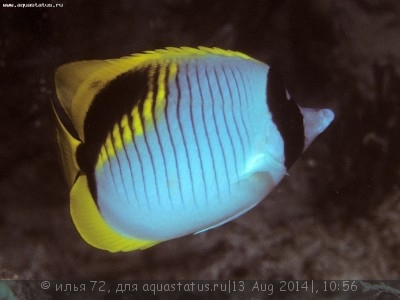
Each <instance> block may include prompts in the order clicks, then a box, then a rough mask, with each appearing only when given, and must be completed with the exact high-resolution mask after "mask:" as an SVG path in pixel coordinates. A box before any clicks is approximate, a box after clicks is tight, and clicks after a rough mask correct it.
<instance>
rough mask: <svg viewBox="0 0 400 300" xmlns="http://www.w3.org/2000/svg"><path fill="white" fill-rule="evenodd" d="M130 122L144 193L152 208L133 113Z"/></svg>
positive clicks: (148, 204)
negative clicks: (137, 142)
mask: <svg viewBox="0 0 400 300" xmlns="http://www.w3.org/2000/svg"><path fill="white" fill-rule="evenodd" d="M128 123H129V126H130V129H131V131H132V144H133V148H134V149H135V152H136V155H137V157H138V163H139V167H140V175H141V177H142V184H143V188H144V195H145V197H146V203H147V207H149V208H150V203H149V194H148V191H147V189H148V186H147V182H146V178H144V167H143V162H142V158H141V156H140V152H139V149H138V147H137V144H136V136H135V131H134V129H133V128H134V126H133V123H134V120H133V118H132V116H131V115H129V122H128ZM137 201H138V203H139V201H140V199H137Z"/></svg>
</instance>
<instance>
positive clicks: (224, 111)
mask: <svg viewBox="0 0 400 300" xmlns="http://www.w3.org/2000/svg"><path fill="white" fill-rule="evenodd" d="M214 74H215V80H216V82H217V86H218V92H219V96H220V98H221V101H222V116H223V119H224V125H225V129H226V132H227V134H228V139H229V144H230V146H231V148H232V154H233V160H234V167H235V175H236V177H239V172H238V167H237V155H236V149H235V146H234V144H233V140H232V136H231V132H230V128H229V127H228V122H227V121H226V103H225V102H226V99H225V98H224V95H223V93H222V88H221V83H220V82H219V78H218V77H219V76H218V74H217V70H216V69H215V68H214ZM233 121H234V122H235V119H234V120H233Z"/></svg>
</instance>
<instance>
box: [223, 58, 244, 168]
mask: <svg viewBox="0 0 400 300" xmlns="http://www.w3.org/2000/svg"><path fill="white" fill-rule="evenodd" d="M222 71H223V73H224V76H225V80H226V84H227V86H228V92H229V98H230V100H231V105H232V116H233V124H234V125H235V130H236V132H237V136H238V137H239V142H240V146H241V148H242V154H243V160H245V159H246V158H245V152H244V142H243V137H242V135H241V133H240V130H239V125H238V121H237V119H236V114H235V101H234V100H233V93H232V87H231V85H230V83H229V81H230V80H229V78H228V75H227V74H226V71H225V66H224V65H222Z"/></svg>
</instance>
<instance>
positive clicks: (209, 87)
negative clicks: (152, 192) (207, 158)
mask: <svg viewBox="0 0 400 300" xmlns="http://www.w3.org/2000/svg"><path fill="white" fill-rule="evenodd" d="M208 67H209V66H208V65H207V67H206V71H205V73H206V79H207V83H208V89H209V91H210V95H211V100H212V116H213V120H214V126H215V131H216V133H217V139H218V144H219V147H220V149H221V154H222V159H223V161H224V168H225V176H226V179H227V180H228V189H229V191H230V188H231V180H230V176H229V172H228V165H227V161H226V154H225V149H224V147H223V145H222V142H221V135H220V133H219V129H218V125H219V124H217V119H216V118H215V98H214V95H213V91H212V88H211V83H210V77H209V75H208ZM214 71H215V69H214ZM216 80H217V79H216ZM220 99H221V101H222V97H221V98H220ZM214 169H215V168H214Z"/></svg>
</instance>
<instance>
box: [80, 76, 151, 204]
mask: <svg viewBox="0 0 400 300" xmlns="http://www.w3.org/2000/svg"><path fill="white" fill-rule="evenodd" d="M147 73H148V71H147V70H146V69H136V70H131V71H128V72H126V73H123V74H121V75H119V76H117V77H116V78H114V79H113V80H111V81H110V82H108V84H107V85H106V86H105V87H104V88H103V89H102V90H100V91H98V93H97V94H96V96H95V97H94V99H93V102H92V105H91V106H90V107H89V110H88V112H87V114H86V117H85V121H84V135H85V140H84V143H83V144H81V145H80V146H79V147H78V149H77V153H76V158H77V162H78V164H79V168H80V170H81V171H82V172H84V173H85V174H86V175H87V178H88V185H89V190H90V192H91V194H92V196H93V199H95V200H96V199H97V190H96V179H95V176H94V172H95V166H96V163H97V160H98V157H99V153H100V149H101V147H102V145H104V143H105V141H106V139H107V135H108V134H109V132H110V131H111V129H112V128H113V126H114V125H115V124H116V123H118V122H119V121H120V120H121V119H122V116H123V115H124V114H127V113H128V114H129V113H130V112H131V111H132V109H133V107H134V106H135V105H137V104H138V103H139V101H140V100H141V99H144V97H145V96H146V93H147Z"/></svg>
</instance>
